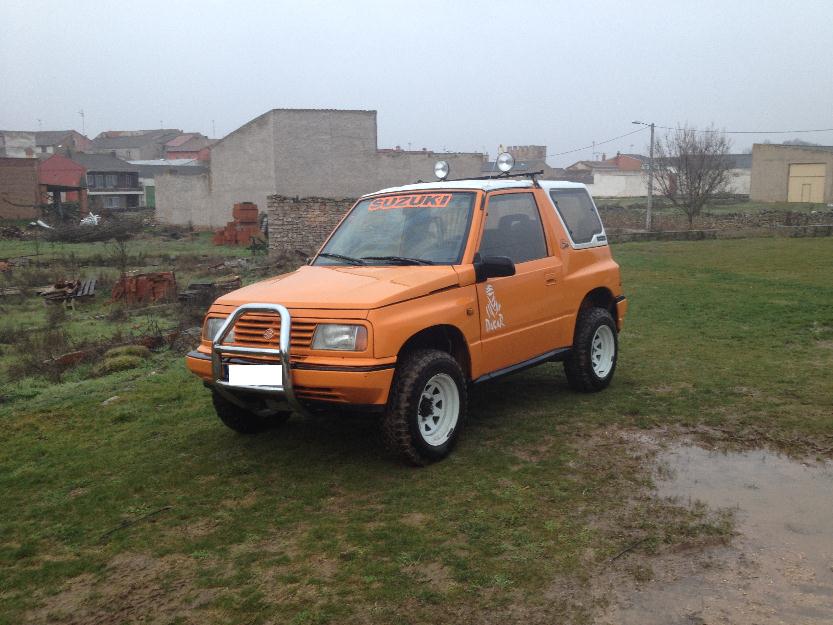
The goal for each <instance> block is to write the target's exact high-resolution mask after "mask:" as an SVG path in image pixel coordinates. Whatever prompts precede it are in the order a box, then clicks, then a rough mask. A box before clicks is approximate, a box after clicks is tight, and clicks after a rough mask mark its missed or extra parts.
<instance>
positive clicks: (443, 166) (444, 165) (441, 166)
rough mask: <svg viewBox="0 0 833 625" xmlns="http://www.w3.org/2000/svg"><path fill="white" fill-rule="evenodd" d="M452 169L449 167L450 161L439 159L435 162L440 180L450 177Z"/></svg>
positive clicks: (435, 172) (435, 173)
mask: <svg viewBox="0 0 833 625" xmlns="http://www.w3.org/2000/svg"><path fill="white" fill-rule="evenodd" d="M450 171H451V167H449V165H448V161H437V162H436V163H434V175H435V176H436V177H437V178H439V179H440V180H445V179H446V178H448V174H449V172H450Z"/></svg>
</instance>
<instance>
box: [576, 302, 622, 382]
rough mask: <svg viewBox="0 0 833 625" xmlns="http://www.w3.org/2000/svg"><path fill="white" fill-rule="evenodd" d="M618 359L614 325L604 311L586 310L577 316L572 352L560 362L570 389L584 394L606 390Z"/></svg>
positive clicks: (608, 313)
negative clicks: (562, 362)
mask: <svg viewBox="0 0 833 625" xmlns="http://www.w3.org/2000/svg"><path fill="white" fill-rule="evenodd" d="M618 356H619V339H618V337H617V334H616V323H615V322H614V321H613V317H612V316H611V314H610V312H609V311H607V310H605V309H604V308H588V309H586V310H585V311H583V312H582V313H581V314H579V318H578V321H577V322H576V332H575V338H574V341H573V349H572V350H571V352H570V356H569V358H568V359H567V360H565V361H564V372H565V373H566V374H567V382H569V384H570V387H571V388H573V389H574V390H577V391H582V392H584V393H592V392H595V391H600V390H602V389H603V388H606V387H607V386H608V385H609V384H610V381H611V380H612V379H613V372H614V371H615V370H616V360H617V358H618Z"/></svg>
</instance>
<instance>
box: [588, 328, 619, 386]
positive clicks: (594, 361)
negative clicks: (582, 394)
mask: <svg viewBox="0 0 833 625" xmlns="http://www.w3.org/2000/svg"><path fill="white" fill-rule="evenodd" d="M615 355H616V340H615V339H614V337H613V330H611V329H610V327H609V326H606V325H602V326H599V327H598V328H597V329H596V333H595V334H594V335H593V340H592V341H591V342H590V363H591V365H592V366H593V373H595V374H596V377H598V378H600V379H604V378H605V377H606V376H607V374H608V373H610V370H611V369H612V368H613V357H614V356H615Z"/></svg>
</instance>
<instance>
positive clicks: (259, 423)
mask: <svg viewBox="0 0 833 625" xmlns="http://www.w3.org/2000/svg"><path fill="white" fill-rule="evenodd" d="M211 399H212V401H213V402H214V411H215V412H216V413H217V416H218V417H220V421H222V422H223V424H224V425H225V426H226V427H228V428H231V429H232V430H234V431H235V432H239V433H240V434H257V433H259V432H264V431H266V430H270V429H272V428H276V427H278V426H279V425H281V424H283V423H284V422H285V421H286V420H287V419H289V415H290V413H289V412H278V413H275V414H272V415H269V416H261V415H257V414H255V413H253V412H250V411H248V410H246V409H245V408H241V407H240V406H238V405H237V404H235V403H233V402H231V401H229V400H228V399H226V398H225V397H223V396H222V395H220V394H219V393H217V392H213V393H211Z"/></svg>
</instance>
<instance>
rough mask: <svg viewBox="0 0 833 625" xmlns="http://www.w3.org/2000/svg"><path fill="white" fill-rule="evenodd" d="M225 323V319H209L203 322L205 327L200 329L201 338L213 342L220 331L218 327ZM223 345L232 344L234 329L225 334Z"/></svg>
mask: <svg viewBox="0 0 833 625" xmlns="http://www.w3.org/2000/svg"><path fill="white" fill-rule="evenodd" d="M225 322H226V318H225V317H209V318H208V319H206V320H205V325H204V326H203V327H202V338H203V339H205V340H206V341H213V340H214V337H215V336H217V332H219V331H220V327H221V326H222V325H223V324H224V323H225ZM224 342H225V343H234V328H232V329H231V331H230V332H229V333H228V334H226V340H225V341H224Z"/></svg>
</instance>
